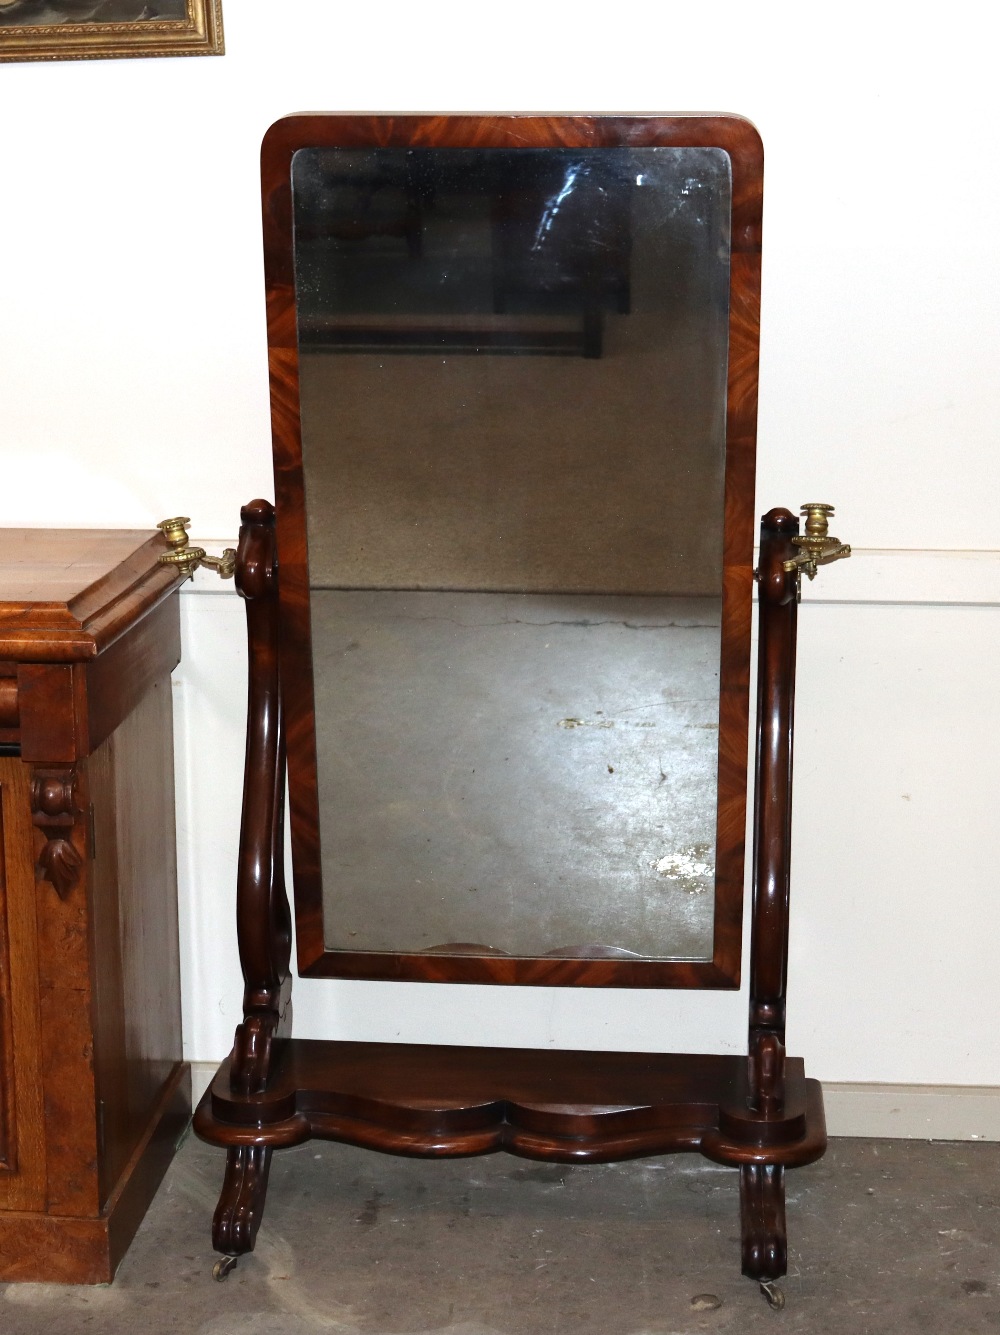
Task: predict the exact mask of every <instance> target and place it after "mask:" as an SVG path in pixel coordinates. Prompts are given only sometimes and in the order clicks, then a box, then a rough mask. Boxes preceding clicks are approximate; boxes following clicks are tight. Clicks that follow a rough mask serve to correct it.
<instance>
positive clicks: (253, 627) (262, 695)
mask: <svg viewBox="0 0 1000 1335" xmlns="http://www.w3.org/2000/svg"><path fill="white" fill-rule="evenodd" d="M241 519H242V525H241V528H240V541H239V547H238V549H237V553H236V587H237V590H238V591H239V594H240V596H241V597H242V598H243V599H244V601H245V603H246V610H247V631H248V636H249V640H250V682H249V693H248V703H247V754H246V773H245V779H244V787H243V823H242V826H241V829H240V860H239V868H238V873H237V881H236V931H237V939H238V942H239V950H240V964H241V966H242V969H243V982H244V992H243V1023H242V1024H241V1025H240V1026H239V1028H238V1029H237V1031H236V1044H235V1049H234V1053H235V1057H234V1062H233V1068H232V1080H233V1082H234V1087H235V1088H238V1089H239V1090H241V1092H244V1093H247V1094H249V1093H257V1092H259V1091H261V1090H263V1089H264V1087H265V1085H266V1082H267V1073H268V1067H269V1063H270V1051H271V1042H272V1040H273V1039H274V1038H276V1037H278V1036H279V1035H283V1034H286V1033H289V1032H290V1028H291V1003H290V997H291V974H290V970H289V962H290V957H291V914H290V911H289V907H288V900H287V898H286V895H285V880H284V800H285V792H284V785H285V752H284V738H283V734H282V719H281V715H282V710H281V689H280V679H279V664H278V638H279V625H278V590H277V568H276V564H275V543H274V509H273V507H272V506H271V505H270V504H269V503H268V502H267V501H251V503H250V504H249V505H246V506H244V507H243V511H242V515H241Z"/></svg>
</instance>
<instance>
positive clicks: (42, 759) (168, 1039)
mask: <svg viewBox="0 0 1000 1335" xmlns="http://www.w3.org/2000/svg"><path fill="white" fill-rule="evenodd" d="M165 550H166V546H165V542H164V539H163V537H162V535H160V534H155V535H152V536H151V535H150V534H148V533H144V532H103V531H98V530H86V531H82V530H81V531H69V530H58V531H47V530H5V531H0V1280H2V1281H6V1280H19V1279H24V1280H58V1281H65V1282H73V1283H99V1282H102V1281H108V1280H110V1279H111V1278H112V1276H113V1275H114V1272H115V1269H116V1267H117V1265H118V1263H119V1261H120V1260H121V1258H122V1256H123V1255H124V1253H125V1250H126V1248H127V1247H128V1245H129V1242H130V1241H131V1239H132V1237H133V1235H134V1233H135V1230H136V1228H137V1227H138V1224H139V1222H140V1220H141V1219H142V1216H143V1214H144V1212H145V1210H146V1207H147V1206H148V1204H149V1202H150V1200H151V1199H152V1196H153V1194H154V1192H155V1191H156V1188H157V1186H158V1184H159V1182H160V1180H161V1178H162V1176H163V1173H164V1171H165V1169H166V1167H167V1165H168V1163H169V1162H170V1158H171V1156H172V1154H173V1150H174V1146H175V1144H176V1142H177V1138H178V1136H179V1134H180V1132H181V1131H182V1130H183V1128H184V1126H185V1125H186V1122H187V1119H188V1116H189V1114H190V1098H191V1095H190V1071H189V1068H188V1066H187V1064H186V1063H184V1062H183V1061H182V1060H181V1020H180V984H179V968H178V935H177V892H176V852H175V842H174V799H173V738H172V710H171V699H170V673H171V671H172V670H173V668H174V667H175V666H176V665H177V663H178V661H179V659H180V631H179V608H178V600H177V596H176V591H177V588H178V587H179V584H180V582H181V579H180V577H179V576H178V574H177V572H176V571H175V570H173V569H171V568H169V567H165V566H162V565H159V564H158V563H157V557H158V556H159V554H160V553H161V552H163V551H165Z"/></svg>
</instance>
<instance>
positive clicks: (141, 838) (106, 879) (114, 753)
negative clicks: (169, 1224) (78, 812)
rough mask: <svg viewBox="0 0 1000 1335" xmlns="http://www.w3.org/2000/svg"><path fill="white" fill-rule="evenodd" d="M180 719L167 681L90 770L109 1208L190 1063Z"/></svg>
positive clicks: (98, 1049) (103, 1166)
mask: <svg viewBox="0 0 1000 1335" xmlns="http://www.w3.org/2000/svg"><path fill="white" fill-rule="evenodd" d="M172 720H173V714H172V707H171V697H170V678H169V676H162V677H161V678H160V679H159V680H157V681H155V682H154V683H153V685H152V687H151V688H150V689H149V690H148V691H147V693H146V694H145V696H144V697H143V699H142V700H141V702H140V703H139V704H138V706H137V708H135V709H134V710H133V711H132V712H131V713H130V714H129V715H128V717H127V718H126V719H125V720H124V721H123V722H122V723H121V724H119V726H118V727H117V728H116V729H115V731H114V732H113V733H112V734H111V736H110V737H109V738H108V739H107V740H106V741H105V742H104V743H102V745H101V746H100V747H98V749H97V750H96V751H95V752H94V754H93V756H92V757H91V758H90V761H89V763H88V769H89V775H90V791H91V799H92V801H93V804H94V824H93V831H94V860H93V863H92V888H91V902H92V913H93V943H92V949H93V954H94V959H93V970H92V972H93V978H94V1004H93V1018H94V1061H95V1075H96V1096H97V1107H98V1125H99V1130H100V1139H101V1145H100V1155H99V1166H100V1167H99V1178H100V1197H101V1202H102V1204H103V1203H105V1202H106V1201H107V1200H108V1197H109V1196H110V1194H111V1193H112V1192H113V1191H114V1188H115V1185H116V1183H117V1182H118V1180H119V1178H120V1176H121V1174H122V1172H123V1171H124V1170H125V1168H126V1167H127V1165H128V1163H129V1160H130V1158H131V1156H132V1154H133V1152H134V1151H135V1149H136V1147H137V1145H138V1144H139V1142H140V1140H141V1139H142V1137H143V1135H144V1133H145V1132H146V1130H147V1127H148V1125H149V1121H150V1118H151V1116H152V1115H153V1112H154V1110H155V1107H156V1104H157V1101H158V1100H159V1098H160V1096H161V1093H162V1091H163V1089H164V1087H165V1085H166V1084H167V1083H168V1081H170V1080H171V1078H173V1077H174V1075H175V1071H176V1067H177V1064H178V1063H179V1062H180V1060H181V1015H180V983H179V945H178V930H177V867H176V848H175V834H174V769H173V731H172Z"/></svg>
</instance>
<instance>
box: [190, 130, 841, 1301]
mask: <svg viewBox="0 0 1000 1335" xmlns="http://www.w3.org/2000/svg"><path fill="white" fill-rule="evenodd" d="M383 144H384V145H387V146H400V147H406V146H428V147H432V146H442V147H443V146H447V147H453V148H460V147H503V148H510V147H518V146H525V147H529V146H530V147H538V146H545V145H556V146H601V145H608V146H618V145H676V146H679V147H680V146H717V147H721V148H724V149H725V150H726V151H727V152H728V153H729V155H730V158H731V162H732V169H733V216H732V223H733V248H732V260H731V268H730V274H731V279H730V284H731V286H730V328H729V335H730V338H729V373H728V389H727V394H728V399H727V454H726V490H725V532H724V573H723V613H722V654H721V680H722V685H721V704H720V743H719V815H718V847H717V895H716V913H715V940H714V950H713V958H712V960H711V961H710V962H675V961H660V960H640V961H635V960H628V961H623V960H620V959H609V958H594V957H591V958H583V957H580V958H575V957H570V958H566V957H564V956H559V957H544V958H533V959H525V958H522V957H511V956H505V955H502V954H499V953H498V952H489V953H486V952H484V953H482V954H476V953H474V952H475V948H473V947H470V948H468V950H466V949H465V948H459V949H456V950H455V951H454V952H453V953H447V952H445V951H435V952H433V953H426V954H421V955H401V954H388V953H387V954H376V953H361V952H330V951H327V950H326V949H325V945H324V934H323V921H322V895H321V885H320V856H319V819H318V802H317V777H316V742H315V728H314V717H313V709H314V705H313V699H314V697H313V680H312V658H311V646H310V624H309V573H308V556H307V551H306V524H305V495H304V486H303V477H302V457H301V440H300V425H299V394H298V352H297V346H296V326H295V306H294V283H293V277H294V276H293V270H292V244H291V243H292V233H291V226H292V223H291V195H290V165H291V157H292V154H293V153H294V151H295V150H296V149H298V148H300V147H305V146H319V147H335V146H344V147H360V146H371V145H383ZM262 177H263V201H264V233H265V235H264V244H265V270H266V282H267V300H268V330H269V356H270V376H271V396H272V427H273V435H274V461H275V486H276V493H277V523H276V543H277V553H276V551H275V527H274V524H275V518H274V513H273V512H272V510H271V507H270V506H268V505H267V503H266V502H262V501H257V502H254V503H252V505H251V506H248V507H247V508H246V509H245V510H244V512H243V520H244V526H243V529H242V531H241V542H240V556H239V574H238V581H239V585H240V589H241V592H242V593H243V595H244V597H245V598H246V599H247V613H248V627H249V639H250V707H249V716H248V742H247V769H246V781H245V790H244V821H243V830H242V835H241V854H240V858H241V861H240V873H239V907H238V915H237V916H238V934H239V943H240V957H241V961H242V963H243V970H244V979H245V984H246V991H245V996H244V1021H243V1024H242V1025H241V1026H240V1028H239V1029H238V1030H237V1037H236V1043H235V1046H234V1050H233V1053H232V1055H231V1057H230V1058H229V1059H228V1060H227V1061H226V1062H225V1063H223V1065H222V1067H221V1068H220V1070H219V1072H218V1073H217V1075H216V1077H215V1079H214V1081H213V1083H212V1086H211V1087H210V1089H209V1090H208V1091H207V1092H206V1095H205V1097H204V1098H203V1100H202V1101H201V1104H200V1105H199V1108H198V1110H197V1113H196V1117H195V1128H196V1130H197V1132H198V1134H199V1135H201V1136H203V1137H204V1138H205V1139H206V1140H208V1141H210V1142H212V1143H213V1144H216V1145H220V1146H223V1147H225V1148H226V1150H227V1166H226V1175H225V1181H224V1184H223V1190H222V1195H221V1198H220V1202H219V1206H218V1209H217V1211H216V1216H215V1225H214V1234H213V1236H214V1240H215V1244H216V1247H217V1248H218V1249H219V1250H222V1251H225V1252H227V1253H229V1254H230V1255H238V1254H240V1253H242V1252H245V1251H248V1250H250V1249H251V1248H252V1247H253V1244H254V1239H255V1237H256V1233H257V1229H258V1228H259V1226H260V1221H261V1215H262V1213H263V1209H264V1202H265V1196H266V1188H267V1173H268V1166H269V1162H270V1155H271V1152H272V1150H273V1149H275V1148H280V1147H283V1146H289V1145H295V1144H301V1143H303V1142H304V1141H307V1140H309V1139H310V1138H312V1137H320V1138H326V1139H331V1140H340V1141H345V1142H349V1143H352V1144H356V1145H362V1146H367V1147H369V1148H372V1149H377V1150H381V1151H386V1152H390V1153H395V1154H407V1155H420V1156H426V1157H436V1158H440V1157H448V1156H453V1155H469V1154H487V1153H492V1152H494V1151H497V1150H506V1151H508V1152H510V1153H513V1154H518V1155H521V1156H524V1157H527V1158H533V1159H541V1160H550V1161H554V1162H566V1163H588V1162H607V1161H610V1160H616V1159H622V1158H630V1157H636V1156H640V1155H649V1154H662V1153H672V1152H691V1151H696V1152H700V1153H701V1154H703V1155H704V1156H705V1157H707V1158H710V1159H712V1160H714V1161H716V1162H718V1163H720V1164H728V1165H732V1166H734V1167H736V1168H738V1169H739V1170H740V1195H741V1219H742V1230H741V1231H742V1248H743V1268H744V1271H745V1273H747V1274H750V1275H753V1276H754V1277H755V1278H757V1279H759V1280H762V1281H770V1280H773V1279H776V1278H777V1277H779V1276H780V1275H781V1274H783V1273H784V1268H785V1264H786V1259H785V1258H786V1244H785V1217H784V1170H785V1168H786V1167H794V1166H797V1165H801V1164H805V1163H809V1162H812V1161H813V1160H814V1159H817V1158H818V1157H819V1156H820V1155H821V1154H822V1153H823V1151H824V1149H825V1146H826V1127H825V1122H824V1116H823V1104H822V1096H821V1093H820V1090H819V1086H818V1085H817V1083H816V1082H815V1081H812V1080H806V1079H805V1075H804V1071H803V1067H802V1063H801V1061H797V1060H790V1059H786V1056H785V1051H784V1004H785V977H786V969H787V933H788V867H789V831H790V811H791V741H792V709H793V688H794V667H795V658H794V647H795V581H794V578H791V577H788V576H786V575H785V574H784V572H783V571H782V569H781V561H782V560H783V559H784V557H785V556H787V555H788V554H789V553H790V544H789V539H790V537H791V536H792V534H793V533H794V532H795V531H796V521H795V519H794V517H793V516H792V515H790V514H789V512H787V511H772V512H771V513H770V514H769V515H768V516H766V517H765V520H764V524H763V528H762V550H761V564H760V601H761V633H760V649H759V655H760V656H759V671H758V678H759V685H758V734H757V756H758V759H757V790H756V799H755V855H754V895H753V910H752V933H751V938H752V944H751V989H750V991H751V1001H750V1030H749V1043H748V1055H747V1057H737V1056H729V1057H725V1056H700V1055H694V1054H649V1053H614V1052H611V1053H609V1052H559V1051H557V1052H553V1051H550V1050H545V1051H535V1050H531V1049H523V1048H518V1049H495V1048H482V1047H436V1046H428V1045H400V1044H369V1043H343V1042H310V1041H306V1040H299V1039H292V1038H290V1037H288V1036H287V1035H288V1017H289V1013H290V1008H289V1002H288V998H289V980H288V975H287V967H288V916H287V905H286V902H285V899H284V889H283V886H282V884H281V877H280V865H279V863H278V859H277V853H278V851H279V850H280V827H281V814H282V809H281V778H282V759H283V751H282V745H283V732H285V731H287V745H288V770H289V794H290V805H291V816H292V847H293V862H294V870H295V905H296V927H297V935H298V949H299V965H300V969H301V971H302V972H303V973H306V974H310V975H314V976H323V975H332V976H339V977H356V978H383V979H400V980H405V979H423V980H433V981H452V982H455V981H463V982H494V983H514V984H516V983H529V982H530V983H544V984H552V985H574V986H597V987H622V986H627V987H649V986H656V987H705V986H714V987H724V986H730V987H731V986H735V985H736V984H737V983H738V981H739V971H740V949H741V924H742V896H743V872H744V823H745V812H746V790H747V765H746V750H747V727H748V682H749V654H750V647H749V646H750V614H751V588H752V579H753V572H752V549H753V514H752V506H753V494H754V456H755V443H756V441H755V436H756V401H757V349H758V330H759V294H760V218H761V178H762V156H761V149H760V141H759V139H758V137H757V135H756V132H755V131H754V130H753V128H752V127H751V126H749V125H748V124H747V123H746V122H745V121H742V120H740V119H739V118H734V117H614V118H585V117H555V118H547V117H324V116H302V117H293V118H290V119H288V120H285V121H280V122H278V124H277V125H276V126H274V127H272V129H271V130H270V131H269V133H268V135H267V137H266V138H265V141H264V146H263V150H262ZM279 558H280V559H279Z"/></svg>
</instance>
